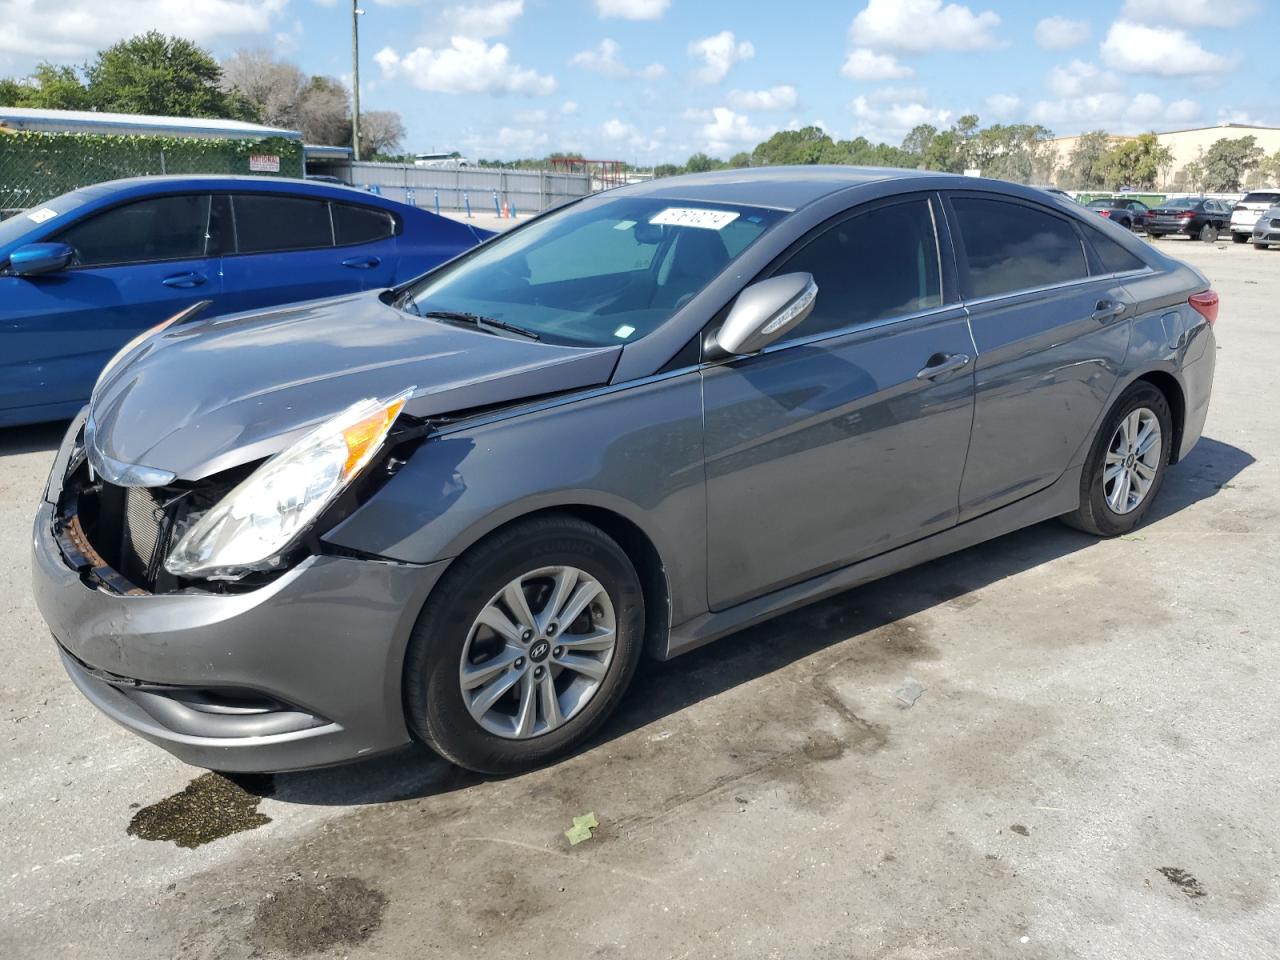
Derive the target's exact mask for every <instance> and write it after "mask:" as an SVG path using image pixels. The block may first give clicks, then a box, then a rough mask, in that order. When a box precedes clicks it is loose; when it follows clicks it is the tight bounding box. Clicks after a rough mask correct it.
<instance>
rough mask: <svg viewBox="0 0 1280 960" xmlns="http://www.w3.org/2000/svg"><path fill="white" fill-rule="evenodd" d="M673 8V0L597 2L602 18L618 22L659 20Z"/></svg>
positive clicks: (598, 11)
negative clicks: (609, 18) (613, 19)
mask: <svg viewBox="0 0 1280 960" xmlns="http://www.w3.org/2000/svg"><path fill="white" fill-rule="evenodd" d="M669 6H671V0H596V12H597V13H598V14H600V16H601V17H614V18H616V19H618V20H658V19H660V18H661V17H662V15H663V14H664V13H666V12H667V7H669Z"/></svg>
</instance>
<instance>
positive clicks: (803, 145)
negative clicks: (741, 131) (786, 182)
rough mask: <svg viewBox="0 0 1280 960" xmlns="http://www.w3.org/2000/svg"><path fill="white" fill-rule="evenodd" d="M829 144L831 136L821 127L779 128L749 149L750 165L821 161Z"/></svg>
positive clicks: (761, 165)
mask: <svg viewBox="0 0 1280 960" xmlns="http://www.w3.org/2000/svg"><path fill="white" fill-rule="evenodd" d="M831 146H832V144H831V138H830V137H829V136H827V134H826V132H825V131H823V129H822V128H821V127H801V128H800V129H799V130H779V131H778V132H777V133H775V134H774V135H773V136H771V137H770V138H769V139H768V140H766V141H764V143H759V144H756V148H755V149H754V150H753V151H751V165H752V166H753V167H767V166H773V165H778V164H797V163H823V162H824V160H823V154H824V153H826V152H829V151H830V149H831ZM826 162H830V161H826Z"/></svg>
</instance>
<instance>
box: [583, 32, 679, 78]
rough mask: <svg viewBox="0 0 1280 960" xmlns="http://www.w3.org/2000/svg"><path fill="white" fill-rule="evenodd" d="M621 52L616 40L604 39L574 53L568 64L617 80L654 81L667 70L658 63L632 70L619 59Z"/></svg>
mask: <svg viewBox="0 0 1280 960" xmlns="http://www.w3.org/2000/svg"><path fill="white" fill-rule="evenodd" d="M621 52H622V46H621V45H620V44H619V43H618V42H617V41H616V40H610V39H609V38H608V37H605V38H604V39H603V40H601V41H600V43H599V44H597V45H596V46H594V47H592V48H591V49H590V50H581V51H579V52H578V53H575V54H574V55H573V56H572V57H571V58H570V60H569V63H570V65H571V66H575V67H582V68H583V69H584V70H594V71H595V72H596V73H603V74H604V75H605V76H606V77H615V78H617V79H619V80H621V79H625V78H627V77H640V78H641V79H643V80H656V79H657V78H658V77H660V76H662V75H663V74H664V73H666V72H667V68H666V67H664V66H663V65H662V64H660V63H651V64H649V65H648V66H647V67H641V68H640V69H639V70H633V69H631V68H630V67H628V66H627V65H626V64H625V63H623V62H622V59H621V58H620V57H619V54H620V53H621Z"/></svg>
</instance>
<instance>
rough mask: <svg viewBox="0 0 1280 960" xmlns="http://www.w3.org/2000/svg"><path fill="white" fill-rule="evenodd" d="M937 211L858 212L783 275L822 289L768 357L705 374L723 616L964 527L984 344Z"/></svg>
mask: <svg viewBox="0 0 1280 960" xmlns="http://www.w3.org/2000/svg"><path fill="white" fill-rule="evenodd" d="M934 202H935V201H932V200H930V199H929V198H928V197H924V196H917V197H913V198H909V199H906V200H898V201H896V202H889V203H884V204H881V205H879V206H875V207H871V208H866V209H862V210H859V211H857V212H855V213H854V214H852V215H851V216H848V217H846V218H844V219H842V220H841V221H839V222H837V223H835V224H834V225H828V226H825V227H823V228H819V229H818V230H817V231H815V236H814V238H813V239H812V240H810V241H809V242H808V243H807V244H805V245H804V246H802V247H801V248H800V249H799V250H797V251H796V252H795V253H794V254H792V255H791V256H790V257H789V258H788V259H787V260H786V261H785V262H783V263H782V264H780V265H778V266H777V267H776V268H775V269H773V270H772V271H771V272H772V273H773V274H783V273H792V272H798V271H804V272H808V273H811V274H812V275H813V277H814V280H815V281H816V282H817V284H818V297H817V301H816V304H815V307H814V311H813V313H812V314H811V315H810V316H809V317H808V318H807V319H806V320H805V322H804V323H803V324H801V325H800V327H798V328H797V329H796V330H795V331H793V333H792V334H791V335H789V337H788V339H787V340H785V341H782V342H779V343H776V344H774V345H772V346H771V347H769V348H768V349H767V350H765V351H764V352H762V353H760V354H758V355H756V356H751V357H741V358H737V359H734V360H730V361H727V362H723V363H718V364H713V365H709V366H708V367H706V368H705V370H704V373H703V403H704V424H705V434H706V474H707V524H708V531H707V533H708V561H709V563H708V566H709V575H708V599H709V602H710V605H711V608H712V609H714V610H720V609H724V608H725V607H728V606H731V605H733V604H735V603H740V602H742V601H744V600H748V599H750V598H752V597H755V596H759V595H761V594H764V593H767V592H769V591H771V590H775V589H778V588H781V587H784V586H786V585H788V584H791V583H795V582H798V581H801V580H804V579H806V578H808V577H812V576H815V575H817V574H820V573H822V572H824V571H827V570H831V569H834V568H836V567H839V566H843V565H846V564H848V563H851V562H854V561H857V560H860V559H864V558H866V557H870V556H873V555H875V554H878V553H882V552H884V551H886V550H891V549H893V548H894V547H898V546H901V545H903V544H906V543H909V542H911V541H913V540H918V539H920V538H922V537H925V536H928V535H929V534H932V533H937V532H938V531H940V530H944V529H946V528H947V527H950V526H951V525H953V524H954V523H955V522H956V501H957V496H958V492H959V487H960V477H961V473H962V471H963V468H964V458H965V450H966V448H967V446H968V443H969V427H970V422H971V419H972V415H973V374H972V370H973V365H972V359H973V355H974V348H973V341H972V339H971V338H970V335H969V327H968V323H967V320H966V318H965V313H964V310H963V309H962V308H961V307H959V306H958V305H957V304H954V303H952V304H947V303H946V300H948V299H953V297H952V295H951V291H950V290H947V291H945V296H944V290H943V285H942V282H941V273H942V271H941V262H942V258H941V253H940V250H939V244H938V239H937V236H936V233H935V230H934V222H935V214H936V213H937V212H938V211H937V210H936V208H934V207H933V204H934Z"/></svg>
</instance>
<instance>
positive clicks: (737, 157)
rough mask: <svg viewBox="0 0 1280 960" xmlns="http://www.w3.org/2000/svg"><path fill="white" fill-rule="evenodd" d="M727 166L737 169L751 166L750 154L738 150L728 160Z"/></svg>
mask: <svg viewBox="0 0 1280 960" xmlns="http://www.w3.org/2000/svg"><path fill="white" fill-rule="evenodd" d="M729 166H731V167H734V168H737V169H741V168H742V167H749V166H751V154H749V153H747V151H745V150H740V151H739V152H737V153H735V154H734V155H733V156H732V157H730V158H729Z"/></svg>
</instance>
